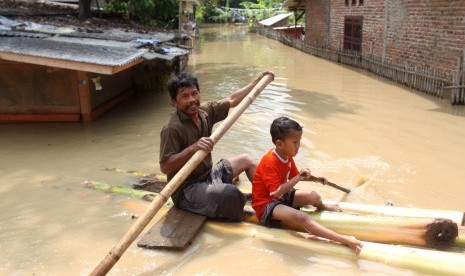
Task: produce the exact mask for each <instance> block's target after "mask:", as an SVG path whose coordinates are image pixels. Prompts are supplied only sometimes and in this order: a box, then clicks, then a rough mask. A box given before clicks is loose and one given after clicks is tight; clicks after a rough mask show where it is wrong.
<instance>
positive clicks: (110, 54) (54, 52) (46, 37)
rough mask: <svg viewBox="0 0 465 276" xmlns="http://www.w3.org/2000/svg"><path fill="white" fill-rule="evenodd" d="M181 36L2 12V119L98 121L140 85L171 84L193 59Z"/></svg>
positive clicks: (156, 85) (158, 85) (0, 36)
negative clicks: (54, 22) (16, 17)
mask: <svg viewBox="0 0 465 276" xmlns="http://www.w3.org/2000/svg"><path fill="white" fill-rule="evenodd" d="M173 39H174V34H173V33H164V32H158V33H155V32H151V33H148V32H147V33H138V32H131V31H128V30H125V29H118V28H115V29H109V30H105V31H101V30H92V29H82V28H76V27H74V28H71V27H54V26H48V25H39V24H35V23H32V22H17V21H12V20H9V19H8V18H5V17H0V121H13V122H16V121H80V120H82V121H92V120H94V119H95V118H97V117H99V116H100V115H101V114H103V113H104V112H105V111H107V110H108V109H110V108H112V107H113V106H115V105H117V104H118V103H120V102H121V101H123V100H125V99H127V98H128V97H130V96H131V95H132V94H133V93H134V92H135V91H137V90H140V89H145V90H160V89H163V88H164V85H165V84H164V83H166V80H167V78H168V77H169V75H170V73H171V72H172V71H180V70H182V68H183V67H184V66H185V65H186V63H187V60H188V55H189V51H188V50H187V49H186V48H184V47H182V46H180V45H175V44H173V43H171V41H172V40H173Z"/></svg>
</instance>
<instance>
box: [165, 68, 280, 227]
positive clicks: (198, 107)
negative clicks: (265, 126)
mask: <svg viewBox="0 0 465 276" xmlns="http://www.w3.org/2000/svg"><path fill="white" fill-rule="evenodd" d="M268 73H271V72H268V71H265V72H263V73H262V74H261V75H260V76H259V77H258V78H256V79H255V80H254V81H253V82H251V83H249V84H248V85H247V86H245V87H243V88H242V89H239V90H237V91H235V92H234V93H232V94H231V95H229V96H228V97H227V98H225V99H222V100H220V101H217V102H207V103H203V104H200V89H199V84H198V81H197V78H195V77H193V76H191V75H189V74H186V73H182V74H180V75H179V76H178V77H176V78H174V79H172V80H171V81H170V82H169V84H168V91H169V93H170V96H171V103H172V104H173V106H174V107H176V112H175V113H174V114H173V115H172V116H171V118H170V119H169V121H168V124H167V125H166V126H164V127H163V129H162V131H161V140H160V169H161V171H162V172H163V173H165V174H167V175H168V180H171V178H173V176H174V175H176V173H177V172H178V171H179V169H181V167H182V166H183V165H184V164H185V163H186V162H187V161H189V159H190V158H191V157H192V155H194V153H195V152H197V151H198V150H204V151H206V152H208V155H207V157H206V158H205V159H204V160H203V161H202V162H201V163H200V165H199V166H198V167H197V168H196V169H195V170H194V171H193V172H192V173H191V175H190V176H188V177H187V179H186V180H185V181H184V183H183V184H182V185H181V186H180V188H178V189H177V190H176V191H175V192H174V194H173V196H172V199H173V202H174V204H175V205H176V206H177V207H178V208H181V209H183V210H186V211H189V212H193V213H197V214H201V215H205V216H207V217H209V218H212V219H218V220H226V221H242V216H243V207H244V205H245V201H246V198H245V196H244V195H243V194H242V192H241V191H239V189H238V188H237V187H236V186H235V185H233V184H231V183H232V180H233V178H234V177H236V176H238V175H239V174H240V173H242V172H245V173H246V174H247V177H248V179H249V180H250V181H251V182H252V179H253V175H254V173H255V168H256V165H257V164H256V162H255V161H254V160H252V158H251V157H250V155H248V154H241V155H238V156H235V157H232V158H229V159H227V160H226V159H222V160H220V161H219V162H218V163H217V164H215V165H213V163H212V156H211V151H212V150H213V147H214V142H213V140H212V139H211V138H210V135H211V134H212V128H213V125H214V124H215V123H217V122H219V121H222V120H224V119H225V118H226V117H227V116H228V112H229V109H230V108H232V107H235V106H237V105H238V104H239V103H240V102H241V101H242V100H243V99H244V98H245V97H246V96H247V95H248V94H249V92H250V91H252V89H253V88H254V86H255V85H256V84H257V83H258V82H259V81H260V80H261V79H262V78H263V77H264V76H265V75H266V74H268Z"/></svg>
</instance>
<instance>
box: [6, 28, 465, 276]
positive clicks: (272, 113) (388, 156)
mask: <svg viewBox="0 0 465 276" xmlns="http://www.w3.org/2000/svg"><path fill="white" fill-rule="evenodd" d="M196 43H197V47H196V49H195V50H194V51H193V54H192V56H191V59H190V63H189V68H188V70H189V71H190V72H192V73H194V74H195V75H196V76H197V77H198V78H199V80H200V85H201V87H200V88H201V92H202V97H203V99H204V100H210V99H211V100H217V99H221V98H223V97H226V96H227V95H228V94H229V92H231V91H232V90H235V89H238V88H240V87H242V86H244V85H245V84H247V83H248V82H249V81H251V80H252V79H253V78H255V77H256V76H257V75H258V74H259V73H260V72H261V71H262V70H266V69H269V70H272V71H274V72H275V75H276V78H275V81H274V82H273V83H271V84H270V85H269V86H268V87H267V88H266V89H265V90H264V91H263V92H262V94H261V95H260V96H259V97H258V98H257V99H256V100H255V102H254V103H253V104H252V105H251V106H250V107H249V108H248V109H247V110H246V111H245V113H244V114H243V116H242V117H240V118H239V120H238V121H237V122H236V123H235V124H234V126H233V127H232V128H231V129H230V130H229V132H228V133H227V134H226V135H225V136H224V137H223V138H222V140H221V141H220V142H219V143H218V144H217V146H216V147H215V150H214V155H213V157H214V159H215V160H218V159H219V158H221V157H230V156H233V155H236V154H239V153H243V152H248V153H250V154H251V155H252V156H253V157H254V158H255V159H260V157H261V156H262V155H263V154H264V153H265V152H266V151H267V150H268V149H269V148H271V147H272V143H271V139H270V138H269V132H268V129H269V125H270V123H271V121H272V120H273V119H274V118H276V117H278V116H288V117H291V118H293V119H295V120H297V121H299V122H300V123H301V124H303V125H304V135H303V143H302V147H301V149H300V152H299V155H298V156H297V157H296V160H297V163H298V165H299V166H300V167H303V166H309V167H311V168H312V171H313V173H314V174H315V175H319V176H325V177H326V178H327V179H329V180H330V181H332V182H335V183H337V184H339V185H341V186H344V187H348V188H353V187H355V186H356V185H357V184H359V183H361V182H364V183H367V185H365V188H361V189H355V190H354V191H353V192H352V193H351V194H349V196H347V197H345V198H344V200H346V201H350V202H363V203H373V204H386V203H387V202H391V203H393V204H394V205H396V206H412V207H421V208H433V209H450V210H461V211H463V210H465V201H464V200H463V195H464V194H465V184H464V183H463V180H464V179H465V170H464V169H463V164H465V154H464V153H465V139H464V137H465V112H464V107H462V106H451V105H450V104H449V103H448V102H446V101H442V100H441V99H437V98H433V97H429V96H425V95H423V94H419V93H415V92H412V91H409V90H407V89H404V88H402V87H399V86H396V85H395V84H392V83H390V82H389V81H386V80H383V79H380V78H378V77H376V76H375V75H371V74H369V73H366V72H363V71H358V70H356V69H353V68H350V67H344V66H341V65H339V64H336V63H333V62H329V61H326V60H323V59H319V58H316V57H313V56H310V55H307V54H304V53H302V52H299V51H297V50H295V49H292V48H290V47H287V46H285V45H282V44H280V43H279V42H276V41H274V40H270V39H267V38H265V37H262V36H259V35H255V34H249V33H247V31H246V30H245V29H243V28H238V27H226V26H225V27H215V28H203V29H201V30H200V38H199V41H197V42H196ZM171 112H173V108H172V107H171V106H170V105H169V98H168V95H167V92H165V91H163V92H160V93H154V94H148V93H146V94H139V95H138V96H137V97H136V98H134V99H133V100H131V101H128V102H127V103H124V104H123V105H121V106H119V107H117V108H115V109H114V110H112V111H110V112H109V113H107V114H106V115H105V116H104V117H102V118H100V119H99V120H97V121H95V122H93V123H90V124H80V123H37V124H29V123H27V124H0V133H1V134H0V145H1V148H0V153H1V156H2V158H1V160H0V174H1V178H0V179H1V180H0V197H1V200H0V209H1V210H2V212H1V213H0V249H1V250H0V274H1V275H87V274H88V273H89V272H91V271H92V270H93V268H94V267H95V266H96V265H97V264H98V263H99V262H100V261H101V260H102V259H103V258H104V257H105V256H106V254H107V253H108V251H109V250H111V248H112V247H113V246H114V245H115V244H116V243H117V242H118V241H119V240H120V239H121V238H122V237H123V235H124V234H125V233H126V231H127V230H128V229H129V228H130V226H131V225H132V224H133V223H134V219H133V218H132V216H137V215H140V214H142V213H143V212H144V211H145V208H146V207H147V203H145V202H142V201H140V200H136V199H131V198H128V197H124V196H116V195H112V194H106V193H102V192H98V191H94V190H91V189H88V188H84V187H83V185H82V184H81V182H82V181H84V180H96V181H102V182H107V183H111V184H113V185H123V186H130V185H131V184H132V183H134V182H136V181H137V179H136V177H135V176H132V175H128V174H123V173H117V172H112V171H107V170H105V169H106V168H121V169H128V170H138V171H142V172H147V173H160V170H159V166H158V151H159V150H158V146H159V145H158V144H159V133H160V130H161V128H162V126H163V124H164V123H165V122H166V121H167V119H168V117H169V115H170V113H171ZM242 180H244V181H245V177H244V176H242ZM247 184H248V183H245V184H244V185H245V186H247ZM299 188H301V189H315V190H317V191H319V192H320V193H321V195H322V196H323V198H324V199H331V200H340V199H341V198H342V196H343V194H342V192H340V191H337V190H335V189H332V188H330V187H323V186H319V185H318V184H314V183H304V184H302V185H300V184H299ZM157 217H158V215H157ZM146 230H147V229H146ZM315 273H319V274H323V275H415V273H414V272H413V271H407V270H403V269H396V268H390V267H387V266H385V265H383V264H377V263H372V262H367V261H351V260H344V259H339V258H336V257H328V256H324V255H322V254H318V252H309V251H305V250H302V249H299V248H294V247H292V246H286V245H283V244H273V243H269V242H264V241H261V240H259V239H254V238H250V237H246V236H235V235H226V234H222V233H220V232H218V231H215V230H212V229H209V228H205V229H203V230H202V231H201V232H200V233H199V235H198V236H197V237H196V239H195V240H194V242H193V244H192V245H191V246H189V248H188V249H187V250H185V251H182V252H172V251H164V250H158V251H156V250H146V249H140V248H138V247H137V246H136V242H134V243H133V244H132V245H131V246H130V247H129V248H128V249H127V250H126V252H125V253H124V255H123V256H122V258H121V259H120V261H118V263H117V264H116V265H115V266H114V267H113V268H112V270H111V271H110V272H109V275H244V274H250V275H264V274H266V275H313V274H315Z"/></svg>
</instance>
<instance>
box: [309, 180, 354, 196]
mask: <svg viewBox="0 0 465 276" xmlns="http://www.w3.org/2000/svg"><path fill="white" fill-rule="evenodd" d="M310 181H313V182H318V183H321V184H323V185H328V186H331V187H333V188H336V189H338V190H339V191H343V192H344V193H346V194H348V193H350V190H349V189H347V188H344V187H341V186H339V185H337V184H335V183H333V182H329V181H327V180H326V178H324V177H316V176H313V175H311V176H310Z"/></svg>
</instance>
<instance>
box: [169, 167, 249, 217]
mask: <svg viewBox="0 0 465 276" xmlns="http://www.w3.org/2000/svg"><path fill="white" fill-rule="evenodd" d="M232 180H233V172H232V166H231V163H230V162H229V161H228V160H226V159H221V160H220V161H219V162H218V163H217V164H215V165H214V166H213V168H212V170H211V173H210V177H209V179H208V180H207V181H205V182H199V183H194V184H192V185H190V186H189V187H187V188H186V189H184V191H183V195H182V196H181V198H180V200H179V202H178V204H177V206H178V207H179V208H181V209H183V210H186V211H189V212H192V213H196V214H201V215H205V216H207V217H209V218H212V219H216V220H224V221H242V219H243V209H244V205H245V201H246V198H245V196H244V194H242V192H241V191H240V190H239V189H238V188H237V187H236V186H235V185H233V184H230V183H232Z"/></svg>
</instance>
